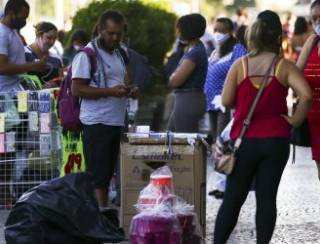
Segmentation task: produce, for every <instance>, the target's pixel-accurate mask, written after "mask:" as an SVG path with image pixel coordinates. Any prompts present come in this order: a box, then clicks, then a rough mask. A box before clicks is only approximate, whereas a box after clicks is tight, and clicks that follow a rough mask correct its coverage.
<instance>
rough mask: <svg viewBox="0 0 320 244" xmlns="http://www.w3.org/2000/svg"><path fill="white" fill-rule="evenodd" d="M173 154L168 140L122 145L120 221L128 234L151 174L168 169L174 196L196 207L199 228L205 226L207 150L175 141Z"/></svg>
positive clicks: (147, 139) (183, 140) (202, 146)
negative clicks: (138, 200)
mask: <svg viewBox="0 0 320 244" xmlns="http://www.w3.org/2000/svg"><path fill="white" fill-rule="evenodd" d="M170 149H171V153H168V146H167V144H166V141H165V140H159V139H150V138H139V139H135V140H131V141H130V142H128V143H123V144H122V145H121V218H120V224H121V226H122V227H123V228H124V229H125V231H126V233H128V230H129V227H130V222H131V219H132V217H133V216H134V215H136V214H137V211H136V209H135V207H134V205H135V204H136V202H137V199H138V196H139V193H140V191H141V190H142V189H143V188H144V187H145V186H146V185H148V183H149V178H150V174H151V173H152V172H153V171H154V170H155V169H157V168H159V167H162V166H164V165H168V166H169V167H170V169H171V171H172V174H173V185H174V190H175V194H176V195H178V196H180V197H182V198H183V199H184V200H185V201H186V202H187V203H189V204H192V205H194V207H195V212H196V213H197V215H198V218H199V222H200V225H201V227H202V229H203V232H205V223H206V150H205V146H204V145H203V144H202V143H201V141H199V140H194V143H190V140H187V139H177V140H176V139H174V140H173V141H172V146H171V148H170Z"/></svg>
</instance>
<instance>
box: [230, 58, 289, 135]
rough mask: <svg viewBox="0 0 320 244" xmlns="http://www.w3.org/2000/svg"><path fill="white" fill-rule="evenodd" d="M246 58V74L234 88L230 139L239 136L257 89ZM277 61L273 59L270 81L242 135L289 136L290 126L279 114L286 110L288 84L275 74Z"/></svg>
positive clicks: (284, 112)
mask: <svg viewBox="0 0 320 244" xmlns="http://www.w3.org/2000/svg"><path fill="white" fill-rule="evenodd" d="M245 61H246V64H247V69H246V75H245V78H244V79H243V80H242V81H241V83H240V85H239V86H238V88H237V91H236V97H235V113H234V122H233V126H232V129H231V133H230V137H231V139H236V138H237V137H238V136H239V134H240V131H241V129H242V127H243V122H244V120H245V119H246V117H247V115H248V113H249V109H250V107H251V105H252V103H253V100H254V98H255V97H256V95H257V92H258V88H256V87H255V86H254V85H253V84H252V82H251V80H250V76H248V68H249V67H248V58H247V57H246V58H245ZM278 61H279V60H278ZM278 61H277V62H275V65H274V67H273V70H274V72H273V74H272V76H270V78H271V81H270V83H269V84H268V85H267V86H266V88H265V89H264V91H263V93H262V96H261V97H260V100H259V102H258V104H257V107H256V109H255V112H254V114H253V116H252V119H251V123H250V125H249V127H248V129H247V131H246V134H245V136H244V137H245V138H272V137H273V138H274V137H276V138H290V130H291V126H290V124H289V123H288V122H287V121H286V120H285V119H284V118H283V117H282V116H281V115H282V114H284V115H287V114H288V108H287V101H286V98H287V95H288V88H287V87H285V86H283V85H282V84H281V83H280V82H279V80H278V79H277V77H276V76H275V71H276V67H277V63H278ZM254 77H257V76H254ZM260 77H262V76H260Z"/></svg>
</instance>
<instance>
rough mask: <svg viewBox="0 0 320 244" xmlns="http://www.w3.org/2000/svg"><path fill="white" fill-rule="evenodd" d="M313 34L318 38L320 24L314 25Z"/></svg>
mask: <svg viewBox="0 0 320 244" xmlns="http://www.w3.org/2000/svg"><path fill="white" fill-rule="evenodd" d="M314 32H315V33H316V34H317V35H318V36H320V24H316V25H315V26H314Z"/></svg>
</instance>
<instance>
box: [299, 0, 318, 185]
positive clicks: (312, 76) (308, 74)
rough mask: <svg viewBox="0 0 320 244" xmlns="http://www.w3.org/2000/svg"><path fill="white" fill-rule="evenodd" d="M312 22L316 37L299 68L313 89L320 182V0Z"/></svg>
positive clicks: (311, 124) (313, 141) (313, 140)
mask: <svg viewBox="0 0 320 244" xmlns="http://www.w3.org/2000/svg"><path fill="white" fill-rule="evenodd" d="M311 21H312V25H313V28H314V31H315V33H316V34H315V35H312V36H310V37H309V38H308V40H307V41H306V43H305V45H304V46H303V48H302V51H301V54H300V56H299V59H298V61H297V66H298V67H299V68H300V69H301V70H303V73H304V76H305V78H306V79H307V81H308V83H309V85H310V86H311V89H312V107H311V110H310V111H309V113H308V124H309V128H310V142H311V150H312V159H313V160H315V162H316V164H317V168H318V177H319V180H320V48H319V47H320V42H319V41H320V0H316V1H314V2H313V3H312V5H311Z"/></svg>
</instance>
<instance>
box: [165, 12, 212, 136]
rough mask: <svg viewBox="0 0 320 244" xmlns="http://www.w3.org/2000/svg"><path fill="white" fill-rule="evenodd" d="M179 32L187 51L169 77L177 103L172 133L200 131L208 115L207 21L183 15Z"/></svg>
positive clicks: (170, 127)
mask: <svg viewBox="0 0 320 244" xmlns="http://www.w3.org/2000/svg"><path fill="white" fill-rule="evenodd" d="M176 29H177V34H178V38H179V39H180V40H181V41H182V42H184V43H185V44H186V46H187V50H186V52H185V53H184V55H183V57H182V58H181V60H180V62H179V65H178V67H177V68H176V70H175V71H174V72H173V73H172V74H171V76H170V78H169V85H170V86H171V87H172V88H173V89H174V94H175V102H174V107H173V111H172V114H171V116H170V119H169V123H168V128H169V130H170V131H173V132H185V133H188V132H190V133H192V132H198V130H199V121H200V120H201V119H202V118H203V115H204V113H205V97H204V94H203V85H204V82H205V79H206V75H207V69H208V58H207V53H206V49H205V47H204V45H203V43H202V42H201V41H200V37H201V36H203V34H204V32H205V29H206V20H205V18H204V17H203V16H202V15H200V14H188V15H184V16H182V17H180V18H179V19H178V21H177V24H176Z"/></svg>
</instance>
